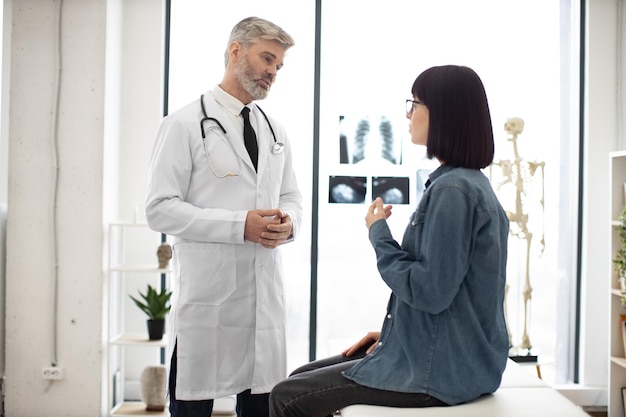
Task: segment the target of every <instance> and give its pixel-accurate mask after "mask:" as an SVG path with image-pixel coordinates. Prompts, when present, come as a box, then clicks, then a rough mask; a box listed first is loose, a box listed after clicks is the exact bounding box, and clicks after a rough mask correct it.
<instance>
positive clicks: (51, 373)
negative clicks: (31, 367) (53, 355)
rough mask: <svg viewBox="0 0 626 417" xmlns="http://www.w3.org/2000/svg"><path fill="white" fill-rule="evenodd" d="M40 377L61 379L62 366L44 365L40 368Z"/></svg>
mask: <svg viewBox="0 0 626 417" xmlns="http://www.w3.org/2000/svg"><path fill="white" fill-rule="evenodd" d="M41 377H42V378H43V379H52V380H58V379H63V368H60V367H58V366H46V367H44V368H42V369H41Z"/></svg>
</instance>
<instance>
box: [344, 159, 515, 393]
mask: <svg viewBox="0 0 626 417" xmlns="http://www.w3.org/2000/svg"><path fill="white" fill-rule="evenodd" d="M429 179H430V185H429V186H428V187H427V189H426V191H425V192H424V195H423V197H422V199H421V201H420V203H419V204H418V207H417V210H416V211H415V212H414V213H413V214H412V216H411V221H410V223H409V225H408V226H407V228H406V231H405V233H404V238H403V240H402V245H401V246H400V245H398V243H397V242H396V241H395V240H394V239H393V237H392V235H391V232H390V230H389V227H388V225H387V222H386V221H385V220H379V221H377V222H375V223H374V224H372V225H371V227H370V230H369V238H370V241H371V243H372V245H373V247H374V250H375V252H376V257H377V264H378V270H379V272H380V275H381V277H382V279H383V280H384V281H385V283H386V284H387V285H388V286H389V288H391V291H392V294H391V298H390V300H389V304H388V307H387V315H386V317H385V319H384V323H383V327H382V331H381V337H380V341H379V344H378V346H377V347H376V349H375V350H374V351H373V352H372V353H370V354H369V355H367V356H366V357H365V358H364V359H362V360H361V361H359V362H358V363H357V364H356V365H355V366H353V367H352V368H350V369H349V370H348V371H346V372H345V373H344V375H345V376H346V377H348V378H350V379H352V380H353V381H355V382H357V383H359V384H361V385H365V386H368V387H372V388H378V389H383V390H390V391H399V392H409V393H410V392H415V393H426V394H430V395H432V396H433V397H435V398H438V399H439V400H441V401H444V402H446V403H447V404H450V405H453V404H459V403H464V402H467V401H470V400H473V399H475V398H477V397H479V396H480V395H482V394H487V393H491V392H494V391H495V390H496V389H497V388H498V387H499V386H500V381H501V378H502V373H503V372H504V368H505V366H506V361H507V357H508V349H509V346H508V344H509V342H508V334H507V329H506V324H505V319H504V307H503V303H504V285H505V280H506V258H507V237H508V232H509V221H508V219H507V216H506V214H505V212H504V210H503V209H502V206H501V205H500V203H499V202H498V200H497V198H496V196H495V194H494V192H493V189H492V187H491V184H490V183H489V181H488V179H487V178H486V177H485V175H484V174H483V173H482V172H480V171H479V170H475V169H466V168H455V167H448V166H445V165H444V166H441V167H439V168H438V169H437V170H436V171H435V172H433V173H432V174H431V175H430V178H429Z"/></svg>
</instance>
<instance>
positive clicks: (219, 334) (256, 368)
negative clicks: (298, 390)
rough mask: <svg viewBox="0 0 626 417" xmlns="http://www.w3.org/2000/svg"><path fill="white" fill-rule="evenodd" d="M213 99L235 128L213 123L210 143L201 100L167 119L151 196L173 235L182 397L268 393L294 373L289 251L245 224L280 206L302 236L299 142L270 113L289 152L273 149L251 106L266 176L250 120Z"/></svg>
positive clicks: (173, 328) (173, 329)
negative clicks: (247, 234)
mask: <svg viewBox="0 0 626 417" xmlns="http://www.w3.org/2000/svg"><path fill="white" fill-rule="evenodd" d="M222 94H223V92H222ZM231 99H232V97H231ZM204 103H205V106H206V111H207V114H208V115H209V116H210V117H215V118H216V119H218V120H219V121H220V122H221V123H222V125H223V126H224V128H225V129H226V132H227V134H224V133H223V132H222V131H221V130H220V129H219V128H218V127H217V125H216V124H215V123H213V122H205V123H204V126H205V132H206V139H205V140H204V141H203V139H202V136H201V132H200V120H201V119H202V117H203V114H202V110H201V107H200V101H199V100H195V101H194V102H192V103H190V104H189V105H187V106H186V107H184V108H182V109H180V110H178V111H176V112H174V113H172V114H170V115H169V116H167V117H165V118H164V119H163V121H162V123H161V126H160V128H159V131H158V134H157V139H156V143H155V145H154V150H153V155H152V161H151V166H150V173H149V184H148V192H147V198H146V217H147V220H148V224H149V225H150V227H151V228H152V229H154V230H156V231H159V232H162V233H166V234H168V235H171V236H173V237H174V242H173V245H172V247H173V254H174V256H173V267H174V272H173V274H172V278H173V285H172V287H173V292H174V294H173V296H172V311H171V313H170V315H169V317H168V320H167V321H168V333H169V335H168V336H169V340H168V347H169V349H168V351H169V355H168V358H169V357H171V353H172V350H173V347H174V343H177V346H178V347H177V360H178V362H177V365H178V372H177V381H176V398H177V399H180V400H203V399H212V398H219V397H223V396H226V395H231V394H237V393H239V392H242V391H244V390H246V389H250V388H251V389H252V392H253V393H266V392H269V391H270V390H271V388H272V387H273V386H274V385H275V384H276V383H277V382H278V381H280V380H282V379H283V378H285V377H286V352H285V350H286V347H285V343H286V342H285V308H284V307H285V301H284V295H283V283H282V279H283V277H282V275H283V273H282V267H281V258H280V248H277V249H274V250H272V249H266V248H263V247H262V246H261V245H259V244H255V243H251V242H248V241H244V225H245V221H246V215H247V212H248V211H249V210H254V209H269V208H277V207H278V208H280V209H281V210H283V211H284V212H287V213H288V214H289V216H290V217H291V220H292V222H293V232H294V235H296V234H297V232H298V230H299V228H300V224H301V220H302V201H301V200H302V199H301V195H300V192H299V191H298V187H297V183H296V177H295V175H294V172H293V160H292V156H291V146H290V144H289V141H288V139H287V136H286V134H285V131H284V130H283V128H282V126H281V125H280V124H278V123H277V122H276V121H275V120H274V119H270V121H271V123H272V127H273V129H274V131H275V132H276V137H277V139H278V141H279V142H282V143H284V144H285V150H284V152H283V153H281V154H279V155H274V154H273V153H272V152H271V147H272V145H274V139H273V136H272V133H271V131H270V128H269V125H268V123H267V121H266V120H265V118H264V117H263V116H262V115H261V113H260V112H259V110H258V108H256V106H254V105H252V106H250V107H251V108H252V111H253V112H254V114H255V116H256V126H255V130H256V133H257V138H258V144H259V162H258V174H257V173H255V171H254V167H253V165H252V162H251V161H250V157H249V156H248V153H247V151H246V148H245V145H244V141H243V119H242V121H241V124H239V125H235V124H234V123H233V122H232V119H231V117H232V115H231V116H230V117H229V116H228V113H227V112H228V111H229V110H227V109H226V108H225V107H223V106H222V105H221V104H219V103H218V102H216V100H215V98H214V96H213V95H212V94H211V92H209V93H207V94H205V95H204ZM231 104H232V103H231ZM242 106H243V104H242ZM231 110H232V108H231ZM253 125H254V124H253ZM233 174H235V175H233ZM237 174H238V175H237ZM168 365H169V361H168Z"/></svg>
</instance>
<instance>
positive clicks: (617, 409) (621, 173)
mask: <svg viewBox="0 0 626 417" xmlns="http://www.w3.org/2000/svg"><path fill="white" fill-rule="evenodd" d="M609 164H610V174H611V178H610V184H611V190H610V227H611V253H610V259H608V260H607V261H608V262H610V263H611V278H610V287H609V288H610V290H609V298H610V301H609V304H610V313H609V314H610V317H609V324H610V331H609V334H610V341H609V346H610V347H609V349H610V353H609V354H610V363H609V410H608V411H609V413H608V414H609V416H610V417H622V416H624V415H625V413H624V402H623V400H622V388H626V352H624V342H623V337H622V328H621V318H620V316H621V315H623V314H626V309H625V308H624V307H622V304H621V288H620V284H619V280H618V274H617V273H616V272H614V271H613V258H614V256H615V253H616V251H617V249H618V248H619V247H620V241H619V238H618V235H617V228H616V226H617V225H618V224H619V223H618V220H617V219H618V217H619V215H620V214H621V212H622V209H623V208H624V205H625V200H626V196H625V194H624V184H626V151H620V152H612V153H611V154H610V158H609Z"/></svg>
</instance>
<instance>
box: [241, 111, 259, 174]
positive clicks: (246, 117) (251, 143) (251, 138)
mask: <svg viewBox="0 0 626 417" xmlns="http://www.w3.org/2000/svg"><path fill="white" fill-rule="evenodd" d="M241 115H242V116H243V141H244V143H245V144H246V149H247V150H248V155H250V159H252V165H254V170H255V171H256V167H257V163H258V159H259V148H258V145H257V143H256V134H255V133H254V129H253V128H252V125H251V124H250V109H249V108H248V107H244V108H243V109H242V110H241Z"/></svg>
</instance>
